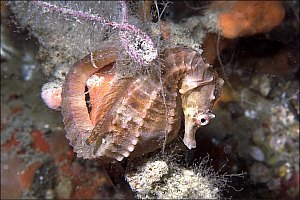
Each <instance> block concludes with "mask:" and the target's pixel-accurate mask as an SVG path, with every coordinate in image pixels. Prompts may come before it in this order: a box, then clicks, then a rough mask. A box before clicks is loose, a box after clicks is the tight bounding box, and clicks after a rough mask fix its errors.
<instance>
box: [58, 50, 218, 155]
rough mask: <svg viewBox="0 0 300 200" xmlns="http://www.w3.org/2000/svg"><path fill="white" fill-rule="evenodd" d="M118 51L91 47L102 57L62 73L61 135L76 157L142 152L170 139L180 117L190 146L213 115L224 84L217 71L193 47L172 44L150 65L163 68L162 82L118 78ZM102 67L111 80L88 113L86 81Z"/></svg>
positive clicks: (151, 78)
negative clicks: (63, 77)
mask: <svg viewBox="0 0 300 200" xmlns="http://www.w3.org/2000/svg"><path fill="white" fill-rule="evenodd" d="M118 51H119V49H118V48H117V47H110V48H106V49H104V50H99V51H96V52H94V53H93V54H94V55H98V57H101V58H100V59H97V60H96V61H95V62H96V63H93V64H92V61H91V60H90V56H87V57H85V58H83V59H82V60H80V61H79V62H77V63H76V64H74V66H73V67H71V68H70V70H69V72H68V74H67V76H66V80H65V82H64V85H63V91H62V104H61V107H62V115H63V121H64V124H65V130H66V137H67V138H68V139H69V141H70V145H71V146H72V147H73V148H74V151H75V152H76V153H77V156H78V157H83V158H84V159H92V158H99V159H101V160H105V161H114V160H117V161H121V160H123V158H125V157H137V156H141V155H143V154H146V153H149V152H151V151H154V150H156V149H158V148H160V147H162V146H163V144H164V141H166V143H168V142H170V141H172V140H173V139H174V138H175V137H176V136H177V135H178V132H179V130H180V127H181V122H182V121H184V127H185V133H184V138H183V142H184V144H185V145H186V146H187V147H188V148H189V149H191V148H195V147H196V140H195V133H196V130H197V129H198V128H199V127H201V126H204V125H206V124H208V122H209V120H210V119H212V118H214V117H215V116H214V114H212V113H211V110H212V107H213V104H214V102H215V101H216V99H217V98H218V97H219V96H220V91H221V88H222V86H223V83H224V81H223V80H222V79H221V78H218V75H217V72H216V71H215V70H214V69H213V68H212V67H211V66H210V65H209V64H207V63H206V62H205V61H204V59H203V58H202V57H201V55H200V54H199V53H198V52H197V51H196V50H193V49H192V48H188V47H174V48H166V49H164V50H163V51H162V52H161V53H160V55H159V57H158V58H157V59H156V60H154V61H153V62H152V64H151V65H153V67H155V65H158V64H159V63H160V64H161V65H162V66H163V67H162V68H161V69H162V71H161V80H160V79H159V77H158V76H157V74H155V73H149V74H142V73H141V74H138V75H135V76H130V77H126V76H119V75H118V74H117V72H116V70H115V62H116V60H117V59H118ZM94 64H96V66H97V67H98V68H95V67H93V65H94ZM104 68H106V70H107V68H109V69H110V73H111V74H113V79H112V80H110V84H109V88H106V89H105V90H103V91H104V92H102V94H101V96H99V97H97V104H94V105H93V104H92V108H91V111H90V112H89V110H88V108H87V104H86V100H85V87H86V82H87V80H88V79H89V77H90V76H92V75H93V74H94V73H96V72H97V73H100V74H101V72H103V70H104ZM104 81H105V80H104ZM161 83H162V84H161ZM162 89H163V90H162ZM163 95H164V97H163ZM165 136H167V137H166V138H165Z"/></svg>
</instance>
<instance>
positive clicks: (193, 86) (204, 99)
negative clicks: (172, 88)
mask: <svg viewBox="0 0 300 200" xmlns="http://www.w3.org/2000/svg"><path fill="white" fill-rule="evenodd" d="M204 67H205V68H206V69H205V70H203V68H202V69H201V68H200V67H199V68H196V69H195V70H191V72H190V73H188V74H187V75H186V76H185V77H184V78H183V79H182V83H181V89H180V90H179V92H180V93H181V100H182V108H183V113H184V120H185V134H184V138H183V142H184V144H185V145H186V146H187V147H188V148H189V149H192V148H195V147H196V140H195V133H196V131H197V129H198V128H199V127H201V126H205V125H207V124H208V123H209V121H210V120H211V119H213V118H214V117H215V115H214V114H213V113H212V112H211V111H212V107H213V104H214V102H215V101H216V99H217V98H218V97H219V96H220V93H221V92H220V90H221V88H222V86H223V84H224V81H223V79H221V78H218V75H217V73H216V72H215V71H214V70H213V69H212V68H211V67H209V66H204ZM200 72H201V73H200Z"/></svg>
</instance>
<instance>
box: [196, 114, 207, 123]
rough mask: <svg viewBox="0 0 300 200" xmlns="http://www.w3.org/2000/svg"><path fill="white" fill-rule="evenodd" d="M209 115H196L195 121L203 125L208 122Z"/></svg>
mask: <svg viewBox="0 0 300 200" xmlns="http://www.w3.org/2000/svg"><path fill="white" fill-rule="evenodd" d="M209 119H210V117H209V116H208V115H198V116H197V117H196V123H197V124H198V125H200V126H205V125H207V124H208V123H209Z"/></svg>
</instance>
